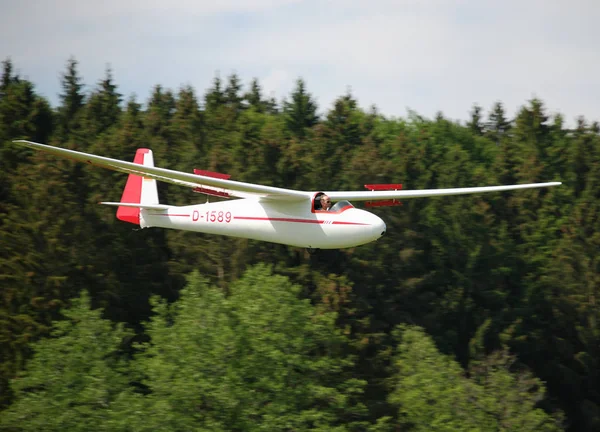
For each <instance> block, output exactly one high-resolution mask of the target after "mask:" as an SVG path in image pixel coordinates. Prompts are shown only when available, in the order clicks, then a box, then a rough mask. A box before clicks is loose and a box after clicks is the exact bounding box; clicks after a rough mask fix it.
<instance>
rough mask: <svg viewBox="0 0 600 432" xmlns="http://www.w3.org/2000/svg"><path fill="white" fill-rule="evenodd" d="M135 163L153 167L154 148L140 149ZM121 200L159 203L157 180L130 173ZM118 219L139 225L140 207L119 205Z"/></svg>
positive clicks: (144, 203)
mask: <svg viewBox="0 0 600 432" xmlns="http://www.w3.org/2000/svg"><path fill="white" fill-rule="evenodd" d="M133 163H136V164H140V165H144V166H150V167H153V166H154V157H153V156H152V150H150V149H145V148H140V149H138V150H137V152H136V154H135V158H134V160H133ZM121 202H122V203H127V204H142V205H156V204H158V189H157V187H156V180H154V179H150V178H145V177H141V176H138V175H135V174H129V178H128V179H127V183H126V184H125V189H124V190H123V196H121ZM117 219H120V220H122V221H125V222H130V223H132V224H136V225H139V224H140V208H139V207H130V206H119V208H118V209H117Z"/></svg>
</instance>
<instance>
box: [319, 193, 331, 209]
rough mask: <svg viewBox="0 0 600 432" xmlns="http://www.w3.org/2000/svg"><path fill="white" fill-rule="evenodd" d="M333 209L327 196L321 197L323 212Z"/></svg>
mask: <svg viewBox="0 0 600 432" xmlns="http://www.w3.org/2000/svg"><path fill="white" fill-rule="evenodd" d="M330 208H331V200H330V199H329V197H328V196H327V195H325V194H323V195H321V210H325V211H329V209H330Z"/></svg>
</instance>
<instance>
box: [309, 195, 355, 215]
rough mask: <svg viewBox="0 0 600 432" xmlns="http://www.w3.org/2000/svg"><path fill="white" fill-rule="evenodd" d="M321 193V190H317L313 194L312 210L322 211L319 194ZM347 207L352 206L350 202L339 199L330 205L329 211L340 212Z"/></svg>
mask: <svg viewBox="0 0 600 432" xmlns="http://www.w3.org/2000/svg"><path fill="white" fill-rule="evenodd" d="M323 195H324V194H323V192H319V193H317V194H316V195H315V197H314V199H313V209H314V210H313V211H323V209H322V208H321V196H323ZM349 208H354V206H353V205H352V204H350V202H349V201H346V200H340V201H338V202H336V203H334V204H333V205H332V206H331V207H330V209H329V213H341V212H342V211H344V210H347V209H349Z"/></svg>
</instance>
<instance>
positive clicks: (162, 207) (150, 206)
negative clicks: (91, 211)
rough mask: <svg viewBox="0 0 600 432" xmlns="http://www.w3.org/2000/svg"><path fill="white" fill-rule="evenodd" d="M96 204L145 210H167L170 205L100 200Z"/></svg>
mask: <svg viewBox="0 0 600 432" xmlns="http://www.w3.org/2000/svg"><path fill="white" fill-rule="evenodd" d="M98 204H104V205H107V206H115V207H135V208H139V209H147V210H168V209H170V208H171V207H175V206H170V205H165V204H140V203H122V202H100V203H98Z"/></svg>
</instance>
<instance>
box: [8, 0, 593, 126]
mask: <svg viewBox="0 0 600 432" xmlns="http://www.w3.org/2000/svg"><path fill="white" fill-rule="evenodd" d="M599 45H600V1H598V0H570V1H566V0H545V1H542V0H503V1H501V2H500V1H494V2H492V1H482V0H395V1H394V0H371V1H368V2H367V1H364V0H329V1H328V0H246V1H242V0H240V1H235V0H219V1H217V0H212V1H203V0H170V1H157V0H120V1H116V0H104V1H87V2H86V1H81V0H18V1H16V0H14V1H12V0H0V59H1V60H5V59H6V58H10V59H11V60H12V62H13V65H14V67H15V69H16V72H17V73H18V74H19V75H20V76H22V77H25V78H27V79H29V80H30V81H32V82H33V83H34V84H35V86H36V90H37V92H38V93H39V94H41V95H42V96H44V97H46V98H47V99H48V100H50V102H51V103H52V104H53V105H57V104H58V103H59V93H60V91H61V87H60V77H61V74H62V73H64V71H65V70H66V63H67V61H68V59H69V58H70V57H74V58H75V59H76V60H77V61H78V63H79V72H80V75H81V76H82V78H83V82H84V84H85V85H86V86H85V89H86V91H88V92H91V91H92V90H93V89H94V88H95V87H96V86H97V84H98V82H99V81H100V80H101V79H102V78H103V77H104V76H105V71H106V69H107V67H110V68H111V69H112V71H113V76H114V80H115V83H116V84H117V86H118V90H119V92H120V93H122V94H123V95H124V97H125V99H128V98H129V97H130V96H131V95H136V98H137V100H138V101H139V102H142V103H143V102H146V101H147V100H148V98H149V96H150V94H151V92H152V88H153V87H154V86H155V85H157V84H160V85H162V86H163V87H166V88H170V89H172V90H173V91H177V90H178V89H179V88H180V87H182V86H185V85H191V86H192V87H193V88H194V89H195V90H196V92H197V95H198V97H199V98H202V96H203V95H204V93H205V92H206V90H207V89H208V88H210V87H211V85H212V82H213V80H214V78H215V76H217V75H219V76H220V77H221V78H223V79H226V78H227V77H228V76H229V75H231V74H232V73H236V74H237V75H238V76H239V77H240V79H241V80H242V82H243V83H244V85H245V88H247V86H248V85H249V83H250V81H251V80H252V79H253V78H257V79H258V81H259V83H260V84H261V86H262V88H263V92H264V94H265V95H266V96H272V97H275V98H276V100H277V101H281V100H282V99H283V98H284V97H287V96H289V94H290V93H291V91H292V90H293V88H294V86H295V83H296V80H297V79H298V78H302V79H304V81H305V82H306V87H307V90H308V91H309V92H310V93H311V94H312V96H313V97H314V98H315V100H316V101H317V103H318V106H319V111H320V112H321V113H326V112H327V111H328V110H329V109H330V108H331V107H332V105H333V102H334V100H335V99H336V98H338V97H340V96H343V95H345V94H346V93H347V92H348V91H350V92H351V94H352V95H353V96H354V97H355V98H356V99H357V101H358V103H359V106H360V107H361V108H363V109H369V108H370V107H371V106H372V105H374V106H376V107H377V109H378V111H379V112H380V113H381V114H383V115H385V116H387V117H406V116H407V113H408V112H409V110H411V111H415V112H416V113H417V114H419V115H421V116H424V117H428V118H432V117H434V116H435V114H436V113H437V112H439V111H441V112H442V113H443V114H444V115H445V116H446V117H448V118H451V119H453V120H459V121H466V120H468V118H469V113H470V111H471V109H472V107H473V105H474V104H478V105H480V106H481V107H483V109H484V114H485V115H486V116H487V114H488V112H489V110H490V109H491V107H492V105H493V104H494V103H495V102H497V101H500V102H502V103H503V104H504V106H505V109H506V111H507V113H508V115H509V116H513V115H514V114H515V113H516V112H517V111H518V109H519V108H520V107H521V106H523V105H526V104H527V102H528V101H529V100H530V99H532V98H534V97H537V98H539V99H541V100H542V101H543V102H544V104H545V106H546V108H547V113H548V114H549V115H550V116H552V115H553V114H556V113H561V114H562V115H563V116H564V117H565V120H566V121H567V124H571V125H572V124H574V121H575V119H576V118H577V117H578V116H584V117H585V118H586V120H588V121H589V122H591V121H600V47H599Z"/></svg>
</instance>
